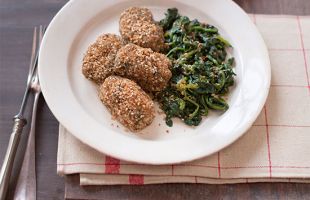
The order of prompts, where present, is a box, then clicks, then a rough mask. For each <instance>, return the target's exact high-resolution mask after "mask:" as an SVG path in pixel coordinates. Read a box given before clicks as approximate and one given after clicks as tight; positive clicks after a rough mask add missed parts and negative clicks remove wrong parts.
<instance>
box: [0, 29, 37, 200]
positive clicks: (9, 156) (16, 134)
mask: <svg viewBox="0 0 310 200" xmlns="http://www.w3.org/2000/svg"><path fill="white" fill-rule="evenodd" d="M38 44H39V39H38V37H37V28H35V29H34V33H33V44H32V45H33V46H32V52H31V62H30V67H29V72H28V78H27V84H26V89H25V93H24V96H23V100H22V104H21V107H20V110H19V113H18V114H17V115H15V116H14V118H13V120H14V125H13V130H12V133H11V136H10V139H9V143H8V147H7V151H6V154H5V157H4V161H3V164H2V167H1V172H0V200H4V199H5V196H6V193H7V189H8V185H9V181H10V176H11V171H12V168H13V163H14V158H15V154H16V150H17V148H18V145H19V141H20V137H21V133H22V131H23V128H24V126H25V125H26V123H27V120H26V119H25V118H24V111H25V106H26V103H27V99H28V96H29V91H30V87H31V82H32V77H33V74H34V72H35V69H36V66H37V62H38V52H39V50H38V48H39V46H38Z"/></svg>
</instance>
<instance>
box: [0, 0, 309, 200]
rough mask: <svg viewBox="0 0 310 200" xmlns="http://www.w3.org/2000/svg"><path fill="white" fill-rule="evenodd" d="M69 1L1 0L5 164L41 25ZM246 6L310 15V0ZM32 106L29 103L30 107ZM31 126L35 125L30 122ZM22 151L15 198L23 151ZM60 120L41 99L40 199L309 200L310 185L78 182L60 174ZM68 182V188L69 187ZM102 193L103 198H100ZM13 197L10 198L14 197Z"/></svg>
mask: <svg viewBox="0 0 310 200" xmlns="http://www.w3.org/2000/svg"><path fill="white" fill-rule="evenodd" d="M66 2H67V1H66V0H0V164H2V160H3V157H4V154H5V150H6V147H7V142H8V138H9V134H10V132H11V127H12V120H11V119H12V117H13V115H14V114H15V113H16V112H17V111H18V107H19V104H20V101H21V98H22V94H23V92H24V87H25V81H26V76H27V70H28V62H29V56H30V49H31V38H32V37H31V34H32V29H33V27H34V26H35V25H39V24H44V25H47V24H48V23H49V22H50V20H51V19H52V17H53V16H54V15H55V14H56V12H57V11H58V10H59V9H60V8H61V7H62V6H63V5H64V4H65V3H66ZM235 2H236V3H237V4H238V5H240V6H241V7H242V8H243V9H244V10H245V11H247V12H250V13H264V14H293V15H310V1H309V0H235ZM29 109H30V108H28V110H29ZM26 128H28V129H29V126H27V127H26ZM26 133H27V129H26V130H25V132H24V138H23V140H22V142H23V143H22V144H23V145H22V146H21V147H20V148H19V152H18V156H19V157H18V159H17V160H18V162H16V164H17V165H16V166H15V170H14V174H13V179H12V183H11V189H10V197H11V196H12V195H11V194H12V192H13V191H14V185H15V181H16V177H17V174H18V169H19V164H20V158H21V156H22V154H23V148H24V143H25V136H27V134H26ZM57 134H58V122H57V120H56V119H55V117H54V116H53V115H52V113H51V112H50V110H49V108H48V107H47V105H46V103H45V102H44V100H43V99H41V101H40V103H39V110H38V122H37V143H36V145H37V149H36V156H37V179H38V180H37V181H38V191H37V196H38V199H44V200H46V199H47V200H48V199H63V198H64V193H65V195H66V197H67V198H68V199H146V198H148V199H309V198H310V185H309V184H296V183H286V184H285V183H257V184H235V185H203V184H198V185H195V184H164V185H147V186H101V187H99V186H98V187H83V188H81V187H80V186H79V185H78V176H77V175H74V176H69V177H67V178H66V184H65V181H64V179H63V178H61V177H59V176H57V175H56V156H57V155H56V154H57V138H58V137H57ZM64 185H66V188H65V187H64ZM98 197H99V198H98ZM9 199H10V198H9Z"/></svg>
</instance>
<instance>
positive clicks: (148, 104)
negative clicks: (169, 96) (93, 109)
mask: <svg viewBox="0 0 310 200" xmlns="http://www.w3.org/2000/svg"><path fill="white" fill-rule="evenodd" d="M99 98H100V100H101V101H102V102H103V103H104V104H105V105H106V106H107V108H108V109H109V110H110V112H111V114H112V117H114V118H115V119H116V120H118V121H119V122H120V123H121V124H123V125H124V126H125V127H127V128H128V129H129V130H131V131H139V130H141V129H143V128H145V127H146V126H148V125H150V124H151V123H152V121H153V119H154V117H155V108H154V103H153V101H152V99H151V98H150V97H149V96H148V95H147V94H146V93H145V92H144V91H143V90H142V89H141V87H140V86H139V85H138V84H137V83H135V82H134V81H132V80H129V79H127V78H122V77H119V76H109V77H108V78H106V79H105V81H104V82H103V84H102V85H101V86H100V87H99Z"/></svg>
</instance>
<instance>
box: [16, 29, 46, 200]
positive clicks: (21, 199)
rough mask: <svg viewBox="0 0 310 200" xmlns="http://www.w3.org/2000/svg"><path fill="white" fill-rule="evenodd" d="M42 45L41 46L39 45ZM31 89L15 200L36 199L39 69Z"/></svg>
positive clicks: (40, 36)
mask: <svg viewBox="0 0 310 200" xmlns="http://www.w3.org/2000/svg"><path fill="white" fill-rule="evenodd" d="M44 31H45V28H44V27H43V26H40V28H39V41H40V42H39V43H41V40H42V38H43V34H44ZM39 45H40V44H39ZM30 88H31V90H32V92H33V93H34V101H33V107H32V117H31V126H30V132H29V136H28V141H27V147H26V152H25V156H24V160H23V163H22V168H21V171H20V173H19V176H18V180H17V185H16V188H15V193H14V199H16V200H35V199H36V187H37V184H36V168H35V166H36V162H35V128H36V117H37V106H38V101H39V97H40V94H41V86H40V82H39V75H38V68H36V69H35V70H34V72H33V77H32V81H31V84H30Z"/></svg>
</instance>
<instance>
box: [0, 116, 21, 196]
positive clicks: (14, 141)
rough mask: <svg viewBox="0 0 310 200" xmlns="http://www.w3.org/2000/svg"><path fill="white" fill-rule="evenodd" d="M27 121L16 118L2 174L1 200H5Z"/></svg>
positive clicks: (0, 183)
mask: <svg viewBox="0 0 310 200" xmlns="http://www.w3.org/2000/svg"><path fill="white" fill-rule="evenodd" d="M26 122H27V121H26V120H25V119H23V118H22V117H20V116H15V117H14V125H13V131H12V133H11V136H10V140H9V144H8V148H7V151H6V154H5V157H4V161H3V164H2V167H1V172H0V200H5V196H6V193H7V189H8V186H9V182H10V176H11V172H12V168H13V163H14V158H15V154H16V151H17V148H18V144H19V141H20V136H21V133H22V131H23V128H24V126H25V125H26Z"/></svg>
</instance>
